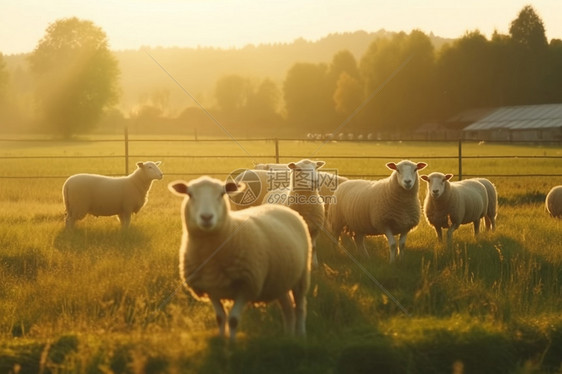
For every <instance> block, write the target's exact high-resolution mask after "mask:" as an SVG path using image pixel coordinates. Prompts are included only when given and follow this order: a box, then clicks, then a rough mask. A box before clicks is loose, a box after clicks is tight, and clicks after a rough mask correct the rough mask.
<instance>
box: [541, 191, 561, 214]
mask: <svg viewBox="0 0 562 374" xmlns="http://www.w3.org/2000/svg"><path fill="white" fill-rule="evenodd" d="M545 205H546V210H547V211H548V213H550V215H551V216H552V217H556V218H562V185H560V186H554V187H552V188H551V190H550V191H549V192H548V195H546V199H545Z"/></svg>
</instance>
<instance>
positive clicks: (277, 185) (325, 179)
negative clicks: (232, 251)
mask: <svg viewBox="0 0 562 374" xmlns="http://www.w3.org/2000/svg"><path fill="white" fill-rule="evenodd" d="M290 170H291V169H289V168H288V167H287V169H286V170H258V169H246V170H244V171H242V172H241V173H239V174H237V175H236V176H235V177H234V181H235V182H244V183H246V184H247V185H248V187H249V188H247V189H246V191H244V193H240V194H238V195H234V196H231V208H232V210H240V209H245V208H249V207H252V206H258V205H261V204H262V202H263V199H264V197H265V195H266V194H267V193H268V192H269V191H271V190H274V189H287V190H288V189H289V183H290ZM317 173H318V192H319V194H320V196H321V197H322V199H323V200H324V207H325V209H327V206H328V204H329V203H330V200H331V199H332V196H333V194H334V192H335V190H336V188H337V187H338V186H339V185H340V184H342V183H344V182H346V181H347V180H348V179H347V178H346V177H343V176H341V175H338V174H334V173H330V172H325V171H318V172H317ZM326 211H327V210H326Z"/></svg>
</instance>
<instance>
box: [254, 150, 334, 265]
mask: <svg viewBox="0 0 562 374" xmlns="http://www.w3.org/2000/svg"><path fill="white" fill-rule="evenodd" d="M325 164H326V163H325V162H324V161H312V160H308V159H304V160H300V161H298V162H291V163H289V164H288V165H287V166H288V167H289V169H290V170H291V172H290V177H289V188H288V189H286V188H280V189H275V190H271V191H269V192H268V193H267V194H266V195H265V197H264V198H263V202H262V204H281V205H285V206H288V207H289V208H291V209H293V210H295V211H296V212H298V213H299V214H300V215H301V216H302V217H303V218H304V221H305V222H306V224H307V226H308V232H309V233H310V239H311V241H312V264H313V266H314V267H316V266H318V256H317V253H316V240H317V239H318V236H319V235H320V232H321V231H322V229H323V227H324V220H325V213H324V200H323V199H322V197H321V196H320V194H319V192H318V169H319V168H321V167H322V166H324V165H325Z"/></svg>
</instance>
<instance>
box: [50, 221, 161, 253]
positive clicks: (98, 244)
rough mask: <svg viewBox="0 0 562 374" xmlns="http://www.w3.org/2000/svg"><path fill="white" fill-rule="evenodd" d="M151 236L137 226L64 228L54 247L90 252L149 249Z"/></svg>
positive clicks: (55, 240)
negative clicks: (123, 228)
mask: <svg viewBox="0 0 562 374" xmlns="http://www.w3.org/2000/svg"><path fill="white" fill-rule="evenodd" d="M150 239H151V238H150V237H149V236H148V235H147V234H146V232H144V231H143V230H141V229H139V228H137V227H129V228H128V229H126V230H122V229H121V228H119V227H112V228H110V229H107V228H104V227H94V228H75V229H72V230H67V229H62V230H60V231H59V232H58V234H57V235H56V237H55V239H54V243H53V245H54V247H55V248H56V249H58V250H60V251H71V252H89V251H112V250H116V249H118V250H120V251H124V252H135V251H138V250H141V251H142V250H143V249H147V243H149V242H150Z"/></svg>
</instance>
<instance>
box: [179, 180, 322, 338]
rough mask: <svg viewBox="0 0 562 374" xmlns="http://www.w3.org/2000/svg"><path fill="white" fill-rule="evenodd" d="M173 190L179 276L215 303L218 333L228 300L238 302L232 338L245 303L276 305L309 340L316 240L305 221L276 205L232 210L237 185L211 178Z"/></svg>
mask: <svg viewBox="0 0 562 374" xmlns="http://www.w3.org/2000/svg"><path fill="white" fill-rule="evenodd" d="M168 188H169V189H170V191H172V192H173V193H174V194H177V195H179V196H182V197H184V200H183V203H182V207H181V218H182V225H183V236H182V242H181V247H180V265H179V268H180V275H181V278H182V280H183V283H184V285H186V286H187V287H188V288H189V289H190V291H191V292H192V293H193V295H194V296H195V297H196V298H201V299H207V298H208V299H210V301H211V303H212V305H213V307H214V309H215V313H216V317H217V323H218V326H219V332H220V335H221V336H224V335H225V327H226V321H227V319H226V312H225V309H224V306H223V303H222V300H225V299H226V300H233V301H234V305H233V307H232V309H231V311H230V315H229V319H228V326H229V329H230V339H231V340H232V341H234V340H235V336H236V331H237V327H238V324H239V322H240V317H241V314H242V310H243V308H244V306H245V305H246V304H248V303H253V302H270V301H273V300H278V301H279V303H280V305H281V308H282V311H283V315H284V322H285V330H286V331H287V332H289V333H291V334H292V333H294V332H295V329H296V332H297V333H298V334H299V335H305V333H306V331H305V321H306V293H307V291H308V287H309V283H310V261H311V258H310V253H311V242H310V236H309V234H308V230H307V228H306V223H305V222H304V220H303V219H302V217H301V216H300V215H299V214H297V213H296V212H295V211H293V210H291V209H289V208H287V207H284V206H279V205H263V206H258V207H253V208H249V209H244V210H241V211H235V212H232V211H231V210H230V207H229V203H228V197H227V196H226V194H227V193H235V192H236V190H237V189H238V186H237V185H236V184H235V183H232V182H227V183H225V182H221V181H219V180H217V179H214V178H210V177H207V176H203V177H200V178H198V179H196V180H193V181H191V182H190V183H186V182H183V181H175V182H172V183H170V184H169V186H168ZM295 312H296V320H295Z"/></svg>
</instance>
